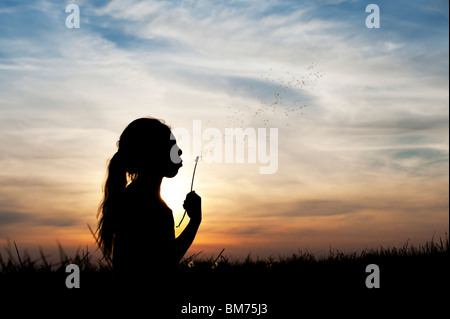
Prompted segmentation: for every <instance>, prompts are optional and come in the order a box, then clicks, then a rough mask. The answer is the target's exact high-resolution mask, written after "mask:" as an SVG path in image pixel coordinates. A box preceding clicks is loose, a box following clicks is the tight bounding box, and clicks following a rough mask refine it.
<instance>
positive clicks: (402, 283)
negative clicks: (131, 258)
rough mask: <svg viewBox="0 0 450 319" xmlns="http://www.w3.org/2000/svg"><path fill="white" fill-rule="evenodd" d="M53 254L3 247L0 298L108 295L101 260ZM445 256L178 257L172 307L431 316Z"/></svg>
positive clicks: (438, 250) (381, 250)
mask: <svg viewBox="0 0 450 319" xmlns="http://www.w3.org/2000/svg"><path fill="white" fill-rule="evenodd" d="M58 247H59V260H58V261H56V262H54V261H50V260H49V256H47V255H45V253H44V252H43V251H42V250H40V257H39V258H37V259H35V260H32V259H31V258H30V257H29V255H28V254H26V253H24V254H22V255H20V253H19V249H18V246H17V245H16V243H15V242H13V243H11V242H8V245H7V246H6V247H4V249H3V251H2V253H0V292H5V291H13V290H15V291H21V292H23V291H40V290H42V289H43V288H42V287H45V288H46V289H47V290H49V291H54V292H55V291H56V292H58V293H61V294H63V295H67V294H74V293H78V294H81V293H82V292H89V291H93V292H99V291H101V290H102V289H103V291H110V290H111V289H112V288H113V281H112V268H111V266H110V264H108V263H107V262H106V261H105V260H99V259H98V258H94V257H93V254H92V252H91V251H89V250H88V248H87V247H86V248H85V249H79V250H78V251H77V252H76V254H75V255H74V256H73V257H69V256H67V254H66V253H65V252H64V250H63V248H62V247H61V245H59V244H58ZM448 257H449V238H448V234H446V235H445V237H444V238H439V239H437V240H436V239H435V238H434V237H433V238H432V240H431V241H429V242H427V243H425V244H424V245H420V246H413V245H410V244H409V243H408V242H407V243H405V244H404V245H403V246H402V247H378V248H374V249H367V250H363V251H359V252H351V253H343V252H340V251H338V250H332V249H330V251H329V252H328V253H327V254H326V255H324V256H320V257H318V256H315V255H314V254H313V253H311V252H309V251H299V252H298V253H297V254H293V255H291V256H277V257H273V256H272V257H269V258H267V259H261V258H256V259H255V258H252V257H251V255H248V256H247V258H246V259H244V260H236V259H232V258H231V257H229V256H227V255H226V254H225V250H222V251H221V252H220V253H219V254H218V255H217V256H215V257H211V258H206V257H202V254H201V253H198V254H195V255H191V256H188V257H186V258H185V259H184V260H183V261H182V262H181V263H180V266H179V272H178V274H177V276H176V279H175V284H174V287H176V288H177V289H178V291H179V293H178V294H177V302H178V304H179V305H182V304H187V303H189V302H191V303H197V304H208V303H209V304H219V303H224V302H227V303H232V302H238V303H242V302H245V303H249V302H255V303H269V304H271V309H272V313H278V312H281V311H287V310H286V309H290V312H289V314H291V313H292V311H295V309H297V308H296V307H312V306H313V305H314V307H319V309H321V307H322V306H321V305H322V302H323V303H326V304H327V305H328V306H326V307H325V308H326V309H329V307H332V305H334V306H336V307H340V306H342V305H345V304H347V303H348V302H351V303H355V304H358V305H366V306H367V307H371V306H370V305H372V304H373V303H374V302H375V304H378V305H386V303H387V302H388V304H389V305H391V306H392V300H394V301H395V302H396V303H399V304H401V303H402V302H407V303H408V304H411V306H413V307H421V306H424V307H425V306H426V305H429V304H430V303H432V305H433V306H432V309H437V306H439V305H441V301H440V300H439V299H440V298H441V297H442V298H444V297H445V299H446V298H447V297H448V295H447V287H448V269H449V267H448V266H449V262H448V261H449V259H448ZM135 262H136V266H137V267H136V269H137V271H142V272H143V273H145V267H143V266H142V265H140V260H139V256H137V259H136V261H135ZM72 263H74V264H77V265H78V266H79V267H80V270H81V287H82V289H73V290H69V289H67V288H66V287H65V279H66V277H67V276H68V274H67V273H65V267H66V266H67V265H68V264H72ZM369 264H376V265H378V266H379V268H380V277H381V280H380V281H381V288H380V289H368V288H367V287H366V286H365V280H366V277H367V276H368V275H369V274H368V273H366V272H365V270H366V266H367V265H369ZM75 290H77V292H74V291H75ZM319 301H320V302H319ZM389 302H391V303H389ZM442 304H445V303H443V301H442ZM289 307H291V308H289ZM430 307H431V306H430ZM372 308H373V307H372ZM412 309H415V308H411V310H412ZM303 311H306V310H303ZM183 318H185V317H183ZM227 318H228V317H227ZM274 318H277V316H275V317H274ZM280 318H282V317H280Z"/></svg>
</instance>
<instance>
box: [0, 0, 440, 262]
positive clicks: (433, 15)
mask: <svg viewBox="0 0 450 319" xmlns="http://www.w3.org/2000/svg"><path fill="white" fill-rule="evenodd" d="M69 2H70V3H74V4H77V5H78V6H79V9H80V12H79V13H80V28H72V29H70V28H68V27H67V26H66V18H67V17H68V15H69V13H67V12H66V11H65V9H66V6H67V5H68V4H69ZM372 2H373V3H376V4H377V5H379V7H380V14H381V24H380V28H374V29H369V28H367V27H366V24H365V23H366V18H367V17H368V15H369V13H366V11H365V9H366V6H367V5H368V3H365V2H364V3H361V1H359V2H358V1H352V0H350V1H348V0H347V1H346V0H339V1H336V0H322V1H310V0H303V1H291V0H277V1H269V0H262V1H232V2H227V1H214V2H211V1H183V2H180V3H177V2H173V1H146V2H142V1H136V0H134V1H128V2H124V1H121V0H102V1H96V3H95V4H93V3H91V2H90V1H86V0H77V1H65V2H63V3H61V2H58V1H56V0H39V1H33V2H32V3H31V2H30V1H24V0H19V1H4V2H3V3H2V5H1V6H0V30H1V33H0V34H1V36H0V165H1V167H2V170H1V172H0V247H5V246H6V243H7V239H10V240H11V242H12V241H15V242H16V243H17V246H18V248H19V251H20V252H21V253H22V252H23V251H24V250H27V251H28V253H29V254H30V255H32V254H34V253H33V252H35V253H36V255H37V256H38V254H39V250H38V249H39V246H42V248H43V251H44V253H47V251H49V252H52V253H53V254H56V253H57V252H58V247H57V243H56V242H57V241H59V242H60V243H61V245H62V247H63V248H64V249H67V250H68V251H67V252H68V255H69V256H70V251H73V252H74V251H75V250H76V248H77V247H81V249H84V247H86V246H88V247H89V250H91V248H93V249H95V243H94V240H93V238H92V235H91V233H90V231H89V229H88V227H87V224H89V225H90V226H91V227H92V228H93V229H96V226H97V219H96V215H97V208H98V205H99V203H100V200H101V199H102V187H103V182H104V178H105V174H106V165H107V160H108V159H109V158H111V157H112V156H113V154H114V153H115V152H116V142H117V140H118V138H119V136H120V134H121V132H122V131H123V129H124V128H125V127H126V126H127V125H128V124H129V123H130V122H131V121H132V120H134V119H136V118H140V117H144V116H153V117H156V118H160V119H164V120H165V122H166V123H167V124H168V125H170V126H171V127H172V128H174V129H175V128H179V129H181V132H185V133H187V134H185V136H188V137H189V138H188V139H186V138H184V139H179V140H178V139H177V141H178V144H179V145H180V147H181V149H183V150H186V152H185V154H186V156H183V155H182V158H183V162H184V166H183V167H182V168H181V169H180V172H179V174H178V175H177V176H176V177H175V178H173V179H164V181H163V185H162V189H161V193H162V197H163V199H164V200H165V201H166V202H167V204H168V206H169V207H170V208H171V209H172V210H173V214H174V219H175V224H176V225H177V224H178V222H179V221H180V220H181V217H182V215H183V212H184V210H183V208H182V203H183V200H184V198H185V196H186V194H187V193H188V192H189V188H190V184H191V178H192V170H193V168H194V159H195V157H196V156H197V155H204V156H205V160H204V161H203V160H200V162H199V164H198V168H197V172H196V176H195V182H194V190H195V191H196V192H197V193H198V194H199V195H200V196H202V201H203V223H202V225H201V226H200V229H199V232H198V236H197V238H196V240H195V241H194V244H193V245H192V247H191V249H190V250H189V251H188V253H187V255H186V256H189V255H192V254H194V253H198V252H200V251H204V253H203V254H202V255H203V256H208V257H209V256H214V255H216V256H217V254H219V253H220V251H221V250H222V249H223V248H225V254H229V255H231V256H232V257H234V256H238V257H239V258H241V257H242V258H245V256H246V255H247V254H249V253H251V254H252V256H255V257H256V256H262V258H264V257H268V256H271V255H278V254H280V255H290V254H292V253H295V252H298V251H299V250H301V251H305V250H308V251H311V252H313V253H320V252H322V251H324V252H327V251H328V249H329V247H332V248H333V249H337V250H340V251H343V252H346V251H361V250H364V249H370V248H376V247H380V246H383V247H387V246H390V247H392V246H402V245H403V244H405V243H406V242H407V241H409V243H411V244H412V245H420V244H424V243H425V242H428V241H430V240H431V238H432V237H433V234H436V238H439V237H440V236H443V235H444V234H446V233H448V232H449V135H448V130H449V111H448V106H449V73H448V72H449V71H448V70H449V15H448V12H449V3H448V1H446V0H433V1H429V2H427V3H424V2H418V1H414V2H410V1H405V0H401V1H395V2H391V1H383V0H374V1H372ZM196 121H201V125H202V126H201V128H202V129H201V134H202V135H201V138H200V139H201V141H200V143H203V144H202V145H201V146H202V148H201V150H200V153H201V154H197V153H198V148H196V147H195V143H197V146H198V136H200V135H196V128H195V123H198V122H196ZM208 129H210V130H209V131H208ZM226 129H235V130H236V129H239V130H246V129H249V131H248V132H254V134H255V139H253V140H252V139H251V138H250V141H249V140H248V139H247V140H245V142H243V141H242V143H241V144H238V142H236V144H234V145H235V146H236V145H240V146H239V147H241V148H245V147H246V149H243V150H241V151H242V153H241V154H242V155H243V159H244V160H243V163H241V162H240V161H239V160H238V158H239V157H238V155H237V154H236V152H238V150H234V152H235V153H233V154H232V156H230V157H226V156H227V155H226V152H227V150H226V149H225V148H223V147H225V145H226V144H225V143H219V144H215V143H216V142H217V139H216V140H214V139H212V138H211V136H219V137H220V139H222V138H223V137H224V136H225V132H226ZM259 129H261V130H262V129H264V130H265V131H267V132H268V133H267V134H268V135H267V136H264V138H266V143H263V142H261V141H263V140H264V139H262V138H259V137H260V136H259V132H262V131H259ZM271 129H277V144H276V146H277V148H276V158H275V156H272V155H273V154H275V148H270V146H272V147H275V146H274V143H275V140H274V139H273V140H272V139H269V135H270V137H272V134H269V132H270V133H272V132H274V131H271ZM205 132H206V133H207V134H206V135H208V134H209V133H211V134H212V135H208V136H207V137H208V138H209V139H208V138H203V133H205ZM213 132H215V133H213ZM214 134H215V135H214ZM196 136H197V137H196ZM196 140H197V142H196ZM250 142H251V143H250ZM260 142H261V144H260ZM216 145H219V146H217V147H216ZM252 145H257V147H258V150H259V149H264V150H265V151H266V153H265V154H262V153H261V154H260V153H257V152H256V150H254V149H250V147H251V146H252ZM263 146H264V147H265V148H264V147H263ZM222 149H223V151H224V152H223V153H222V154H220V151H221V150H222ZM219 150H220V151H219ZM208 154H210V155H211V154H212V155H211V156H212V157H209V159H210V162H208V161H207V160H206V158H207V155H208ZM255 154H258V156H256V155H255ZM215 155H217V160H216V161H213V160H211V158H214V156H215ZM219 155H223V156H222V157H220V156H219ZM260 155H261V156H260ZM262 155H264V156H266V157H263V156H262ZM253 156H255V160H254V161H253V160H252V159H253ZM219 158H220V159H221V161H219ZM267 158H269V159H270V164H275V160H276V164H277V165H276V170H275V171H274V170H273V169H272V170H270V171H268V174H261V169H263V168H265V167H267V166H268V164H267V163H265V164H264V163H263V162H264V161H263V160H264V159H265V160H267ZM228 159H232V161H231V162H232V163H230V162H229V161H228ZM272 168H274V166H273V167H272ZM183 225H186V221H184V223H183ZM181 229H182V228H181ZM176 232H177V234H179V232H180V229H177V230H176ZM2 250H3V249H2ZM56 258H57V257H56Z"/></svg>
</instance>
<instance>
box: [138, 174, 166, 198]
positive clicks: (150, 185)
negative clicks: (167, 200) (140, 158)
mask: <svg viewBox="0 0 450 319" xmlns="http://www.w3.org/2000/svg"><path fill="white" fill-rule="evenodd" d="M161 183H162V177H156V178H155V177H154V176H145V175H143V176H138V178H137V179H136V185H137V186H139V187H140V188H142V189H143V190H144V191H145V192H147V193H149V194H152V195H157V196H158V197H160V193H161Z"/></svg>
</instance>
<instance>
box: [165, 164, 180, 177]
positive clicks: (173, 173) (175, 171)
mask: <svg viewBox="0 0 450 319" xmlns="http://www.w3.org/2000/svg"><path fill="white" fill-rule="evenodd" d="M180 167H181V166H176V167H171V168H170V169H169V170H168V172H167V173H166V174H165V177H167V178H172V177H175V176H177V174H178V170H179V169H180Z"/></svg>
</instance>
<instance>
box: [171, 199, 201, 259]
mask: <svg viewBox="0 0 450 319" xmlns="http://www.w3.org/2000/svg"><path fill="white" fill-rule="evenodd" d="M201 204H202V199H201V197H200V196H198V195H197V194H196V193H195V192H190V193H189V194H188V195H187V196H186V200H185V201H184V205H183V207H184V209H186V212H187V214H188V216H189V218H190V219H191V220H190V221H189V224H188V225H187V226H186V228H185V229H184V231H183V232H182V233H181V235H180V236H178V237H177V238H176V239H175V254H176V256H175V257H176V261H177V262H180V260H181V259H182V258H183V256H184V255H185V254H186V252H187V251H188V249H189V247H191V245H192V243H193V241H194V239H195V236H196V235H197V230H198V228H199V227H200V223H201V222H202V205H201Z"/></svg>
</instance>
